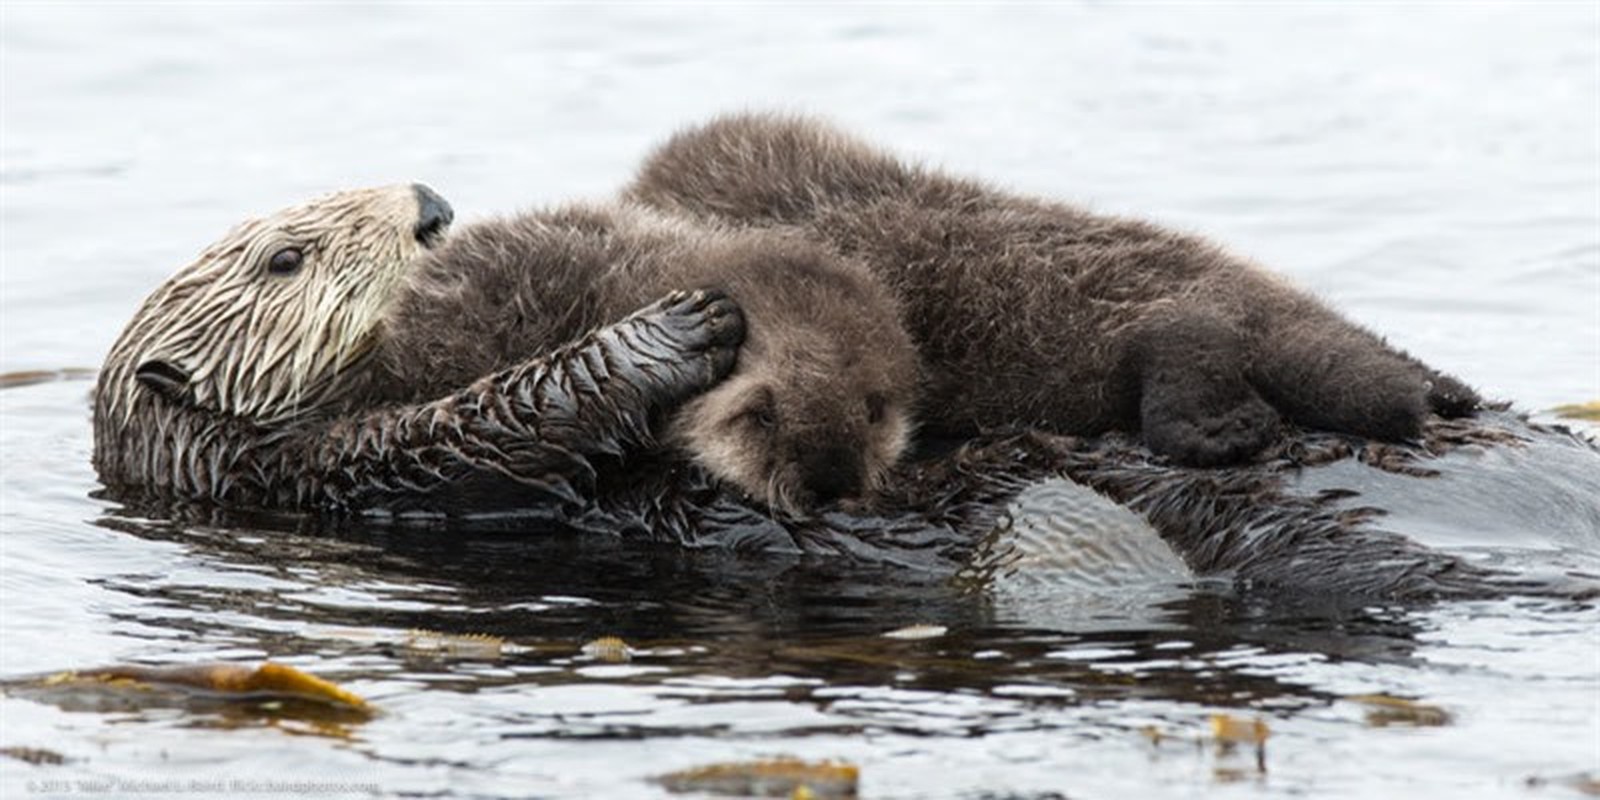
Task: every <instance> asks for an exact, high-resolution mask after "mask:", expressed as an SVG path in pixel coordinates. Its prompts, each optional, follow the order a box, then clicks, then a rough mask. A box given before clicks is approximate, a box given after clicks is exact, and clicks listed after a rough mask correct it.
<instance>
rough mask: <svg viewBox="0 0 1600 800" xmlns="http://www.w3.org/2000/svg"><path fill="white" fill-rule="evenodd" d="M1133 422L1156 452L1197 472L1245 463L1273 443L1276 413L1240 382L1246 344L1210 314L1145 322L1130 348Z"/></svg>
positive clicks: (1243, 380) (1243, 374) (1276, 431)
mask: <svg viewBox="0 0 1600 800" xmlns="http://www.w3.org/2000/svg"><path fill="white" fill-rule="evenodd" d="M1130 355H1131V357H1132V363H1131V364H1129V365H1128V366H1129V367H1130V368H1131V369H1133V370H1136V372H1134V374H1135V375H1137V376H1138V380H1139V424H1140V432H1141V435H1142V436H1143V438H1144V441H1145V444H1146V445H1148V446H1149V447H1150V449H1151V450H1153V451H1154V452H1156V453H1157V454H1160V455H1164V456H1167V457H1168V458H1171V459H1172V460H1174V461H1177V462H1178V463H1181V464H1186V465H1189V466H1196V467H1209V466H1218V465H1223V464H1234V463H1238V462H1241V461H1245V460H1247V459H1249V458H1250V457H1251V456H1253V455H1255V454H1256V453H1258V452H1260V451H1261V450H1263V449H1265V448H1266V447H1267V446H1268V445H1270V444H1272V443H1273V442H1274V441H1276V440H1277V439H1278V436H1279V432H1280V431H1279V419H1278V412H1277V411H1275V410H1274V409H1273V408H1272V406H1270V405H1268V404H1267V402H1266V401H1265V400H1263V399H1262V398H1261V396H1260V395H1259V394H1257V393H1256V390H1255V388H1254V387H1253V386H1251V385H1250V382H1249V381H1248V380H1247V378H1246V363H1247V362H1246V359H1245V349H1244V343H1243V342H1242V341H1241V340H1240V337H1239V336H1238V334H1237V333H1235V332H1234V331H1233V330H1232V329H1231V328H1229V327H1228V326H1227V325H1225V324H1224V323H1222V322H1221V321H1220V320H1218V319H1215V318H1213V317H1210V316H1207V315H1201V314H1194V315H1180V316H1174V317H1170V318H1166V319H1162V320H1159V321H1155V322H1150V323H1146V325H1145V326H1144V327H1143V330H1141V331H1140V332H1139V333H1138V334H1137V335H1136V336H1135V337H1134V339H1133V343H1132V348H1131V350H1130Z"/></svg>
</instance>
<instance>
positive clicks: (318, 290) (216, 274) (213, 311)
mask: <svg viewBox="0 0 1600 800" xmlns="http://www.w3.org/2000/svg"><path fill="white" fill-rule="evenodd" d="M450 220H451V210H450V205H449V204H448V203H446V202H445V201H444V199H443V198H441V197H439V196H438V195H437V194H435V193H434V192H433V191H432V190H430V189H428V188H427V187H425V186H422V185H420V184H415V185H410V186H393V187H387V188H382V189H364V190H358V191H346V192H338V193H336V194H330V195H326V196H324V197H320V198H317V199H315V200H312V201H310V202H308V203H305V204H302V205H298V206H295V207H292V208H287V209H284V210H282V211H279V212H278V213H276V214H274V215H272V216H269V217H265V218H262V219H256V220H251V221H249V222H246V223H244V224H242V225H239V226H237V227H235V228H234V229H233V230H232V231H230V232H229V233H228V234H227V236H225V237H223V238H222V240H221V241H219V242H217V243H216V244H213V245H212V246H210V247H209V248H207V249H206V250H205V251H204V252H203V253H201V254H200V257H199V258H198V259H196V260H195V262H194V263H192V264H190V265H189V266H187V267H184V268H183V269H181V270H179V271H178V273H177V274H175V275H173V276H172V277H171V278H170V279H168V280H167V282H166V283H164V284H162V286H161V287H160V288H159V289H157V290H156V291H155V292H154V293H153V294H151V295H150V297H148V298H147V299H146V300H145V302H144V305H143V306H141V307H140V308H139V311H138V313H136V314H135V315H134V317H133V320H132V321H131V322H129V323H128V326H127V328H126V329H124V330H123V332H122V336H121V337H120V338H119V339H118V340H117V342H116V344H115V345H113V346H112V348H111V353H110V354H109V355H108V356H107V357H106V363H105V367H104V369H103V370H102V372H101V376H100V384H99V387H98V389H97V390H96V406H97V413H96V419H97V422H99V423H104V424H113V425H118V426H120V425H122V424H124V423H125V422H126V420H127V417H128V415H130V414H132V413H133V409H134V408H135V407H136V406H137V405H139V404H140V401H141V399H142V398H141V396H142V395H147V396H149V397H148V398H145V399H149V400H154V401H155V402H163V403H173V404H179V405H184V406H190V407H194V408H196V409H199V410H202V411H206V412H211V413H216V414H223V415H228V416H231V417H236V418H240V419H244V420H249V421H253V422H256V423H260V424H274V423H280V422H283V421H285V420H289V419H292V418H294V417H296V416H298V415H301V414H304V413H307V412H314V411H317V410H319V409H321V408H322V407H323V406H325V405H326V404H327V403H328V402H330V401H331V400H333V399H334V398H336V397H337V396H338V394H339V393H340V391H341V389H342V388H343V387H344V386H345V385H346V381H345V379H346V378H347V376H348V373H349V372H350V370H351V368H352V367H353V366H354V365H357V364H359V363H361V361H362V359H363V357H364V356H365V355H367V353H368V352H369V351H370V350H371V348H372V345H373V344H374V342H375V341H376V338H377V336H378V334H379V332H380V327H381V324H382V320H383V318H384V313H385V310H386V308H387V307H388V305H389V302H390V300H391V298H393V297H394V296H395V294H396V293H397V291H396V290H397V288H398V287H399V286H400V284H401V281H402V280H403V279H404V278H405V277H406V276H407V275H408V274H409V272H410V269H411V266H412V263H413V262H414V261H416V260H417V257H418V256H419V255H420V254H421V253H422V252H423V250H425V249H426V248H428V247H431V246H433V245H434V244H435V243H437V242H438V241H439V240H441V239H442V238H443V236H444V234H445V231H446V229H447V228H448V227H449V224H450Z"/></svg>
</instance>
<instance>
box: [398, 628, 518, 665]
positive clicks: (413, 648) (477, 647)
mask: <svg viewBox="0 0 1600 800" xmlns="http://www.w3.org/2000/svg"><path fill="white" fill-rule="evenodd" d="M403 644H404V646H405V648H406V650H407V651H409V652H413V653H422V654H426V655H441V656H446V657H449V658H467V659H477V660H484V661H493V660H498V659H500V658H501V657H503V656H505V655H506V653H508V652H512V651H522V650H525V649H526V648H519V647H517V646H516V645H512V644H509V643H508V642H506V640H505V639H502V638H501V637H499V636H491V635H489V634H487V633H441V632H439V631H425V630H411V631H407V632H406V636H405V640H404V642H403Z"/></svg>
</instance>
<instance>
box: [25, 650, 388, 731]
mask: <svg viewBox="0 0 1600 800" xmlns="http://www.w3.org/2000/svg"><path fill="white" fill-rule="evenodd" d="M0 688H3V689H4V691H5V693H6V694H7V695H11V696H14V697H22V698H26V699H29V700H34V701H37V702H43V703H49V704H51V705H54V706H56V707H58V708H61V709H64V710H67V711H92V712H102V713H104V712H139V711H144V710H148V709H157V708H182V709H185V710H189V711H192V712H196V713H221V714H222V715H223V716H224V717H226V718H228V719H230V720H233V721H235V722H238V721H242V720H249V719H266V720H278V719H289V720H298V721H304V722H308V723H311V725H312V726H313V727H312V729H311V730H309V731H305V732H309V733H316V734H320V735H334V736H344V735H347V734H348V731H345V730H344V729H343V728H342V727H340V726H342V725H344V724H348V723H359V722H364V721H366V720H367V719H369V718H371V716H372V714H373V711H374V710H373V708H372V707H371V706H370V705H368V703H367V701H366V700H364V699H362V698H361V697H359V696H358V695H356V694H354V693H352V692H350V691H348V690H346V689H343V688H340V687H339V686H338V685H336V684H334V683H331V682H329V681H326V680H323V679H322V678H318V677H316V676H314V675H309V674H307V673H305V672H301V671H300V670H298V669H295V668H294V667H291V666H288V665H285V664H277V663H273V662H266V663H263V664H261V665H260V666H256V667H250V666H245V665H240V664H228V663H213V664H191V665H181V666H160V667H153V666H142V665H116V666H110V667H97V668H94V669H84V670H71V671H67V672H57V673H51V674H48V675H40V676H33V677H27V678H19V679H15V680H9V681H5V682H4V683H3V684H0Z"/></svg>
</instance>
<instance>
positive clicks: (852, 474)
mask: <svg viewBox="0 0 1600 800" xmlns="http://www.w3.org/2000/svg"><path fill="white" fill-rule="evenodd" d="M800 469H801V470H802V473H801V474H802V476H803V478H802V480H803V482H804V484H805V488H806V490H807V491H809V492H810V493H811V496H812V498H813V499H814V500H815V501H816V502H819V503H825V502H828V501H831V500H838V499H839V498H841V497H850V496H853V495H856V494H858V493H860V492H861V479H862V477H863V475H864V473H865V472H866V468H865V465H864V464H862V462H861V454H860V453H857V452H855V451H853V450H851V449H850V448H848V447H826V448H822V449H820V450H813V451H811V452H809V453H805V454H803V455H802V456H801V457H800Z"/></svg>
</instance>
